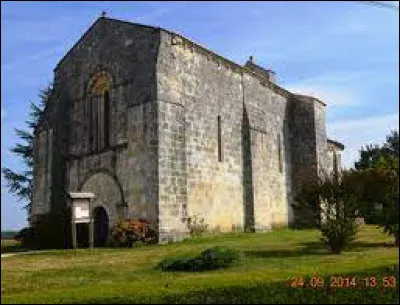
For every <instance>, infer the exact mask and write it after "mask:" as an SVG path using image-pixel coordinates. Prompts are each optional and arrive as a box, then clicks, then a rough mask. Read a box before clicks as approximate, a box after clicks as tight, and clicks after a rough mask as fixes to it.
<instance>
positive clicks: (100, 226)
mask: <svg viewBox="0 0 400 305" xmlns="http://www.w3.org/2000/svg"><path fill="white" fill-rule="evenodd" d="M93 220H94V246H95V247H102V246H105V245H106V243H107V239H108V234H109V224H108V215H107V212H106V210H105V209H104V208H103V207H97V208H95V209H94V211H93Z"/></svg>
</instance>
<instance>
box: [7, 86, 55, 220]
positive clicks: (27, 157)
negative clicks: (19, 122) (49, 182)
mask: <svg viewBox="0 0 400 305" xmlns="http://www.w3.org/2000/svg"><path fill="white" fill-rule="evenodd" d="M52 90H53V89H52V86H51V85H50V86H48V87H47V88H45V89H43V90H41V91H40V93H39V98H40V103H39V104H38V105H36V104H35V103H33V102H30V104H29V107H30V112H29V119H28V120H27V121H25V124H26V125H27V127H28V128H27V129H19V128H15V129H14V132H15V134H16V135H17V136H18V138H19V139H20V140H21V142H20V143H16V144H15V146H14V147H12V148H11V149H10V150H11V152H12V153H13V154H15V155H16V156H17V157H18V158H20V159H22V161H23V163H24V165H25V170H22V171H21V172H17V171H14V170H12V169H10V168H8V167H3V168H2V169H1V171H2V173H3V175H4V178H5V180H6V183H7V184H6V187H7V188H8V190H9V191H10V192H11V193H13V194H14V195H16V196H17V198H18V200H19V201H26V202H27V204H26V205H25V206H24V208H25V209H26V210H27V212H28V215H30V212H31V207H32V200H33V192H32V188H33V164H34V159H33V158H34V156H33V141H34V130H35V128H36V127H37V126H38V124H39V122H40V120H41V118H42V117H43V113H44V109H45V107H46V105H48V102H49V100H50V96H51V93H52Z"/></svg>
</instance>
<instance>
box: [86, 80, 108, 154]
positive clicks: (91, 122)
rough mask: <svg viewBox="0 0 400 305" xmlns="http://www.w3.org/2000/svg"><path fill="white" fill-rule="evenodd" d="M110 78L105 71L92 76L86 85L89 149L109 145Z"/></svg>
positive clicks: (94, 149) (98, 148)
mask: <svg viewBox="0 0 400 305" xmlns="http://www.w3.org/2000/svg"><path fill="white" fill-rule="evenodd" d="M111 82H112V79H111V77H110V75H109V74H108V73H106V72H99V73H97V74H96V75H95V76H93V77H92V79H91V81H90V82H89V85H88V103H89V105H88V106H89V107H88V111H89V115H88V118H89V119H88V130H89V143H88V145H89V150H90V151H91V152H93V151H97V150H100V149H103V148H106V147H109V146H110V133H111V105H110V88H111Z"/></svg>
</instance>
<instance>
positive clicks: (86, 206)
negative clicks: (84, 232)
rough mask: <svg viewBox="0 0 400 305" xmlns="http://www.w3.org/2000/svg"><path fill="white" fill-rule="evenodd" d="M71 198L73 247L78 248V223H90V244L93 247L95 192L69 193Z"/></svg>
mask: <svg viewBox="0 0 400 305" xmlns="http://www.w3.org/2000/svg"><path fill="white" fill-rule="evenodd" d="M69 197H70V198H71V207H72V218H71V231H72V247H73V248H74V249H76V246H77V242H76V225H77V224H78V223H88V224H89V246H90V248H93V237H94V236H93V233H94V232H93V217H92V199H93V198H94V194H93V193H69Z"/></svg>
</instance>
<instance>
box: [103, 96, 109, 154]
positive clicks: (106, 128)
mask: <svg viewBox="0 0 400 305" xmlns="http://www.w3.org/2000/svg"><path fill="white" fill-rule="evenodd" d="M104 146H105V147H109V146H110V94H109V92H108V91H106V92H104Z"/></svg>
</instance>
